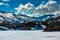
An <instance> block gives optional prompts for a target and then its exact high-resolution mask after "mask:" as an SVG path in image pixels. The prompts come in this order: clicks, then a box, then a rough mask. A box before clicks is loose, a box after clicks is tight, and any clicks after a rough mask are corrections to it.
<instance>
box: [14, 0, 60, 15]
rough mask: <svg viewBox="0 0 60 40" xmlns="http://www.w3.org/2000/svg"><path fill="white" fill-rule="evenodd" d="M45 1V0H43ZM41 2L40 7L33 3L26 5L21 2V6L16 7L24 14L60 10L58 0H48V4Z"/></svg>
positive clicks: (18, 11)
mask: <svg viewBox="0 0 60 40" xmlns="http://www.w3.org/2000/svg"><path fill="white" fill-rule="evenodd" d="M42 2H43V3H44V1H42ZM43 3H41V4H40V5H39V6H38V7H35V6H34V5H33V4H31V3H27V4H25V5H23V4H20V5H19V7H17V8H15V9H16V10H17V14H18V13H23V14H26V13H27V14H34V15H37V14H38V15H39V14H44V13H56V11H60V5H59V4H57V2H56V1H52V0H51V1H48V2H47V3H46V4H43Z"/></svg>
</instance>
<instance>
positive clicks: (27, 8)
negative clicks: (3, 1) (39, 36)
mask: <svg viewBox="0 0 60 40" xmlns="http://www.w3.org/2000/svg"><path fill="white" fill-rule="evenodd" d="M15 9H16V10H17V13H19V12H21V10H22V11H23V12H26V13H29V12H30V11H31V12H32V11H33V10H34V9H35V6H34V5H33V4H31V3H27V4H25V5H23V4H20V5H19V7H17V8H15Z"/></svg>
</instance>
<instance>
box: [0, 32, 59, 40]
mask: <svg viewBox="0 0 60 40" xmlns="http://www.w3.org/2000/svg"><path fill="white" fill-rule="evenodd" d="M0 40H60V32H41V31H0Z"/></svg>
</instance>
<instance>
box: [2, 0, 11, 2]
mask: <svg viewBox="0 0 60 40" xmlns="http://www.w3.org/2000/svg"><path fill="white" fill-rule="evenodd" d="M2 1H5V2H8V1H10V0H2Z"/></svg>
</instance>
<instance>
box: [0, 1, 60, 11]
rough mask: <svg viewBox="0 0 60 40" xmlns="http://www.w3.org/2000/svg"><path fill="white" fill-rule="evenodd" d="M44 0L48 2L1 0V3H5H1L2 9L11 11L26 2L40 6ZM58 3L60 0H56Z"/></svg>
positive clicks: (0, 8)
mask: <svg viewBox="0 0 60 40" xmlns="http://www.w3.org/2000/svg"><path fill="white" fill-rule="evenodd" d="M42 1H44V2H45V3H46V2H48V0H0V3H2V4H3V3H4V4H3V5H0V10H1V11H11V10H14V8H16V7H18V6H19V4H26V3H29V2H30V3H32V4H33V5H34V6H35V7H37V6H39V5H40V4H41V3H42ZM55 1H57V3H58V4H60V0H55Z"/></svg>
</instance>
